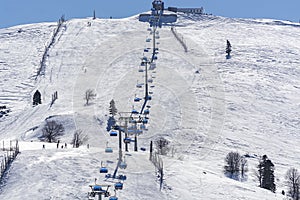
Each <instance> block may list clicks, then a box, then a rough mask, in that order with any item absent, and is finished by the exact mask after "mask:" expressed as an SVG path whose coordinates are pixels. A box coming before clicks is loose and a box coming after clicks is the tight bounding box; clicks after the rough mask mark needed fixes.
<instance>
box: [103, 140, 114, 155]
mask: <svg viewBox="0 0 300 200" xmlns="http://www.w3.org/2000/svg"><path fill="white" fill-rule="evenodd" d="M112 152H113V149H112V148H111V147H109V146H108V142H106V148H105V153H112Z"/></svg>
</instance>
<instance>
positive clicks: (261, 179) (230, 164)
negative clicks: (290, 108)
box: [224, 152, 300, 200]
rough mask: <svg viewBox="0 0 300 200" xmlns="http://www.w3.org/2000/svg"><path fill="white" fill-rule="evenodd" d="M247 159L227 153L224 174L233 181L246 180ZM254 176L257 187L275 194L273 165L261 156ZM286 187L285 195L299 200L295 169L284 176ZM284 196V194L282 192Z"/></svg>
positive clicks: (298, 180)
mask: <svg viewBox="0 0 300 200" xmlns="http://www.w3.org/2000/svg"><path fill="white" fill-rule="evenodd" d="M247 157H249V156H248V155H246V156H241V155H240V154H239V153H238V152H229V153H228V154H227V155H226V157H225V165H224V174H225V175H226V176H227V177H229V178H232V179H235V180H241V181H243V180H246V172H247V171H248V164H247V159H246V158H247ZM256 168H257V169H256V171H255V175H256V177H257V180H258V183H259V187H261V188H264V189H267V190H270V191H272V192H274V193H275V191H276V184H275V175H274V172H275V165H274V164H273V162H272V161H271V160H270V159H269V158H268V156H267V155H263V156H262V157H260V158H259V160H258V164H257V166H256ZM285 180H286V186H287V187H288V191H287V195H288V196H289V197H291V198H292V200H300V192H299V188H300V173H299V172H298V170H297V169H296V168H290V169H289V170H288V171H287V172H286V175H285ZM282 194H283V195H285V192H284V191H282Z"/></svg>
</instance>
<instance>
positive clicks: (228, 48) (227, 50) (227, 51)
mask: <svg viewBox="0 0 300 200" xmlns="http://www.w3.org/2000/svg"><path fill="white" fill-rule="evenodd" d="M226 53H227V56H226V57H227V58H230V53H231V44H230V42H229V40H227V46H226Z"/></svg>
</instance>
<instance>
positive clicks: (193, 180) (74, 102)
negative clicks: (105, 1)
mask: <svg viewBox="0 0 300 200" xmlns="http://www.w3.org/2000/svg"><path fill="white" fill-rule="evenodd" d="M89 23H90V24H91V26H89ZM55 27H56V24H55V23H47V24H33V25H26V26H19V27H12V28H8V29H1V30H0V44H1V46H0V49H1V51H0V70H1V74H0V76H1V81H0V84H1V90H0V91H1V95H0V105H6V106H7V107H8V108H9V109H10V110H11V112H10V113H9V114H8V116H3V117H2V118H0V121H1V124H0V130H1V134H0V139H1V140H9V139H19V140H21V142H20V145H21V146H20V150H21V154H20V155H18V157H17V159H16V160H15V161H14V163H13V164H12V166H11V169H10V171H9V173H8V175H7V180H6V181H5V183H4V185H3V186H2V190H1V192H0V199H71V198H72V199H86V198H87V197H86V195H87V192H88V191H89V187H88V185H89V184H93V183H94V178H97V179H98V181H97V182H98V183H105V182H104V181H103V175H102V174H99V167H100V166H101V161H104V162H106V163H107V165H108V168H109V170H110V171H111V170H113V169H114V167H115V165H116V162H117V157H118V156H117V147H118V144H117V139H116V138H111V137H109V135H108V133H107V132H106V120H107V118H108V117H107V116H108V107H109V102H110V100H111V99H114V100H115V102H116V106H117V108H118V110H119V111H121V112H122V111H123V112H130V111H131V109H132V106H133V105H134V106H135V108H137V109H138V108H140V106H141V103H134V102H133V98H134V96H135V95H137V96H139V97H142V95H143V89H139V88H136V87H135V85H136V83H137V82H139V83H140V82H142V81H143V80H144V77H143V76H142V74H141V73H139V72H138V69H139V65H140V62H141V60H140V59H141V58H142V56H143V54H144V55H145V56H149V55H150V54H149V53H145V52H144V51H143V50H144V48H148V47H151V45H152V43H151V42H150V43H148V42H146V38H148V37H151V35H149V31H147V28H148V25H147V24H145V23H139V22H138V21H137V17H136V16H134V17H131V18H127V19H119V20H115V19H113V20H109V19H96V20H91V19H73V20H69V21H67V22H66V23H65V29H63V30H61V32H60V33H59V37H58V38H56V40H55V43H54V45H53V46H52V47H51V48H50V51H49V55H48V58H47V62H46V71H45V76H42V77H38V78H37V80H36V79H35V75H36V72H37V70H38V67H39V64H40V63H39V62H40V60H41V58H42V55H43V51H44V48H45V45H47V44H48V43H49V41H50V40H51V36H52V34H53V29H54V28H55ZM175 28H176V31H177V32H178V33H180V34H181V35H183V38H184V40H185V42H186V44H187V47H188V52H187V53H185V52H184V49H183V48H182V46H181V45H180V43H179V42H178V41H177V40H176V39H175V37H174V36H173V35H172V32H171V31H170V27H163V28H162V29H160V30H159V35H160V39H159V40H158V41H159V44H158V48H159V54H158V60H157V62H156V64H157V69H156V70H155V73H154V72H153V71H151V73H150V76H152V77H153V80H154V81H153V84H151V85H153V86H155V87H151V92H153V95H152V101H151V103H150V104H151V110H150V112H151V114H150V120H149V126H148V131H145V132H144V133H143V134H142V135H141V136H140V137H139V147H145V148H147V150H148V149H149V148H148V146H149V143H150V140H155V139H156V138H158V137H160V136H163V137H165V138H166V139H168V140H170V141H171V145H172V146H174V149H175V150H176V153H175V154H174V155H173V156H171V155H170V156H166V157H162V158H163V161H164V170H165V171H164V172H165V182H164V184H165V187H164V189H163V190H162V191H161V192H160V191H159V184H158V182H157V180H156V174H155V169H154V166H153V165H152V164H151V163H150V161H149V160H148V158H149V154H148V151H146V152H143V151H139V152H133V151H132V150H133V146H132V145H130V147H129V152H128V153H127V154H126V156H125V157H126V162H127V164H128V168H127V169H126V170H123V172H124V173H125V174H126V175H127V177H128V180H126V181H125V183H124V190H122V191H120V192H118V193H117V195H118V197H119V199H128V200H129V199H130V200H133V199H153V198H155V199H205V200H207V199H220V198H222V199H253V200H254V199H270V200H273V199H283V198H284V196H283V195H281V190H283V189H284V190H286V188H285V185H284V174H285V172H286V171H287V170H288V169H289V168H290V167H298V166H299V164H300V160H299V158H300V156H299V155H300V154H299V153H300V150H299V148H298V145H297V144H299V140H300V137H299V129H300V119H299V116H300V115H299V114H300V103H299V102H300V79H299V78H300V66H299V63H300V58H299V55H300V42H299V41H298V38H299V35H300V26H299V25H298V24H293V23H289V22H283V21H274V20H253V19H228V18H222V17H214V16H201V17H196V16H180V18H179V21H178V23H177V24H176V27H175ZM226 39H228V40H230V42H231V44H232V46H233V52H232V58H231V59H226V58H225V53H224V52H225V50H224V49H225V47H226ZM196 71H198V72H199V73H195V72H196ZM90 88H91V89H94V90H95V91H96V93H97V98H96V99H95V100H94V101H93V102H92V104H91V105H89V106H85V105H84V104H85V101H84V99H83V98H84V93H85V91H86V90H87V89H90ZM36 89H38V90H39V91H41V93H42V104H41V105H39V106H36V107H32V106H31V99H32V95H33V93H34V92H35V90H36ZM55 91H57V92H58V99H57V100H56V101H55V103H54V104H53V106H52V107H50V102H51V95H52V94H53V93H54V92H55ZM48 117H52V119H56V120H57V121H59V122H61V123H63V124H64V126H65V129H66V131H65V132H66V134H65V136H63V137H62V138H61V139H60V140H61V141H62V142H63V143H70V141H71V139H72V137H73V133H74V131H75V130H76V129H81V130H82V131H83V132H84V133H85V134H87V135H88V136H89V141H88V143H89V144H90V148H89V149H87V148H86V147H84V146H82V147H81V148H79V149H72V148H70V145H68V148H67V149H65V148H64V149H56V145H55V144H54V145H50V144H46V148H45V149H42V145H43V143H40V142H38V139H37V137H38V136H39V135H40V134H41V128H42V126H43V123H44V120H45V119H46V118H48ZM30 141H32V142H30ZM107 142H109V145H110V146H111V147H113V149H114V153H113V154H105V153H104V148H105V146H106V143H107ZM229 151H238V152H239V153H240V154H246V153H248V154H250V155H257V157H253V158H249V159H248V165H249V172H248V178H247V180H246V181H244V182H238V181H235V180H231V179H228V178H227V177H225V176H224V174H223V172H222V170H223V165H224V158H225V156H226V154H227V153H228V152H229ZM264 154H267V155H268V157H269V158H270V159H271V160H272V162H273V163H274V164H275V167H276V171H275V173H276V174H275V175H276V184H277V191H278V192H277V193H276V194H273V193H271V192H269V191H267V190H263V189H260V188H258V187H257V185H258V183H257V180H256V179H255V175H254V170H256V165H257V163H258V156H261V155H264Z"/></svg>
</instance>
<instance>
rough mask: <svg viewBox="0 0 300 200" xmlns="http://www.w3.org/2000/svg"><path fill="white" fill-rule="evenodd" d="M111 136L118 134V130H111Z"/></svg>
mask: <svg viewBox="0 0 300 200" xmlns="http://www.w3.org/2000/svg"><path fill="white" fill-rule="evenodd" d="M109 135H110V136H118V132H117V131H110V134H109Z"/></svg>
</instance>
